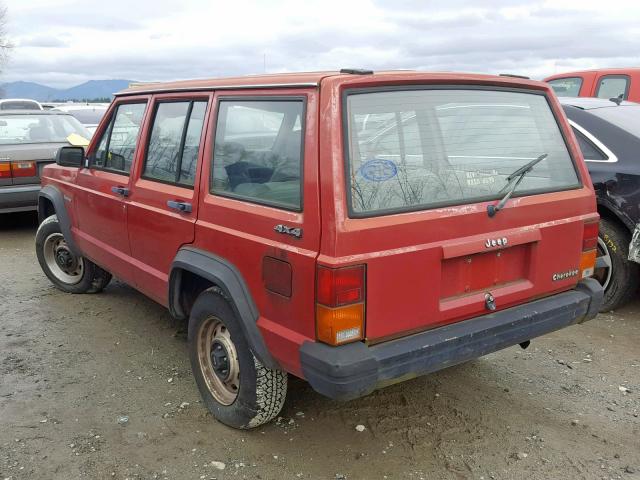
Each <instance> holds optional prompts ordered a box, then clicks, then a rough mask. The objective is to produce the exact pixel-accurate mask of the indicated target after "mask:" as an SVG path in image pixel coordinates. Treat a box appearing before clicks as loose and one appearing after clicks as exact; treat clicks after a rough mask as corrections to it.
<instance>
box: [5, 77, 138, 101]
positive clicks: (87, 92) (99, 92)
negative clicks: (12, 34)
mask: <svg viewBox="0 0 640 480" xmlns="http://www.w3.org/2000/svg"><path fill="white" fill-rule="evenodd" d="M130 83H133V81H132V80H89V81H88V82H85V83H82V84H80V85H76V86H75V87H71V88H66V89H58V88H52V87H47V86H46V85H41V84H39V83H33V82H9V83H5V84H3V85H0V90H1V94H0V98H31V99H33V100H38V101H41V102H46V101H49V102H50V101H53V100H63V101H64V100H92V99H97V98H111V96H112V95H113V93H114V92H117V91H118V90H122V89H123V88H127V87H128V86H129V84H130Z"/></svg>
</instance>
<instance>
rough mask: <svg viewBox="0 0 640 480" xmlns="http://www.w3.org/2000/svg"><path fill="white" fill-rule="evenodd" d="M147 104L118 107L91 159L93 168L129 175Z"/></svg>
mask: <svg viewBox="0 0 640 480" xmlns="http://www.w3.org/2000/svg"><path fill="white" fill-rule="evenodd" d="M146 106H147V104H146V103H130V104H122V105H118V107H117V109H116V112H115V115H114V116H113V117H112V119H111V121H110V122H109V125H108V126H107V128H106V129H105V131H104V132H103V134H102V138H101V139H100V142H99V143H98V148H97V150H96V152H95V153H94V155H93V156H92V158H91V165H90V166H91V167H92V168H98V169H102V170H110V171H114V172H117V173H124V174H127V175H128V174H129V172H130V170H131V164H132V163H133V155H134V153H135V150H136V144H137V142H138V134H139V133H140V125H141V124H142V118H143V116H144V111H145V108H146Z"/></svg>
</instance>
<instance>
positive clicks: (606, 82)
mask: <svg viewBox="0 0 640 480" xmlns="http://www.w3.org/2000/svg"><path fill="white" fill-rule="evenodd" d="M628 90H629V77H627V76H626V75H606V76H604V77H602V78H601V79H600V81H599V82H598V89H597V90H596V97H598V98H617V97H619V96H620V95H622V98H623V99H625V100H626V98H627V92H628Z"/></svg>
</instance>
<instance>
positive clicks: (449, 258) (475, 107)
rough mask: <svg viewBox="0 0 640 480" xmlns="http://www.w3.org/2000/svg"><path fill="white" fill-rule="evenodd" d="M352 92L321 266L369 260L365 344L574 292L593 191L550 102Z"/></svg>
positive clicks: (482, 92)
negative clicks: (335, 204) (340, 204)
mask: <svg viewBox="0 0 640 480" xmlns="http://www.w3.org/2000/svg"><path fill="white" fill-rule="evenodd" d="M544 88H547V87H544ZM344 98H345V100H344V103H343V108H345V109H346V116H345V118H346V119H347V129H346V133H345V135H346V136H347V141H346V142H345V145H346V148H347V151H346V152H345V158H346V160H345V161H346V162H347V169H346V172H347V175H346V178H345V183H346V200H347V209H346V210H347V211H346V212H337V216H338V217H339V218H340V215H341V214H343V213H344V217H343V218H341V219H340V220H339V221H338V225H339V227H338V231H337V232H336V236H335V240H336V244H335V249H334V252H335V255H331V256H329V255H326V256H324V257H323V256H322V255H321V257H320V258H319V261H320V262H321V263H322V262H327V263H330V264H333V265H339V264H341V263H349V264H364V265H365V266H366V314H365V318H366V319H365V322H366V325H365V333H366V338H367V339H368V340H369V341H374V342H375V341H381V340H383V339H389V338H393V337H398V336H403V335H406V334H408V333H411V332H417V331H421V330H426V329H430V328H434V327H436V326H440V325H444V324H448V323H452V322H456V321H460V320H464V319H468V318H473V317H478V316H482V315H485V314H487V313H488V312H490V311H493V310H495V309H497V310H502V309H505V308H508V307H511V306H514V305H518V304H522V303H524V302H527V301H530V300H532V299H535V298H541V297H545V296H549V295H552V294H554V293H557V292H560V291H564V290H568V289H571V288H573V287H574V286H575V285H576V283H577V282H578V280H579V279H580V278H581V276H582V271H581V265H580V264H581V260H582V253H583V237H584V236H585V224H592V223H594V222H597V219H598V216H597V213H596V210H595V197H594V193H593V190H592V188H591V187H590V184H589V179H588V173H587V172H586V168H584V163H583V160H582V158H581V157H580V155H579V153H578V150H577V149H576V148H575V143H570V141H573V142H574V140H573V138H571V139H569V140H568V139H567V138H566V135H567V134H566V133H565V132H567V131H568V128H567V126H566V120H565V119H564V117H563V116H562V113H561V110H560V108H559V107H558V105H557V104H555V105H553V108H552V107H551V103H550V102H551V99H549V98H547V96H546V95H545V94H543V93H541V92H532V91H529V90H522V91H517V90H516V89H509V90H506V89H505V90H501V89H499V88H497V87H496V89H495V90H492V89H489V88H482V89H474V88H472V87H469V88H460V87H457V88H451V89H450V90H448V89H447V88H446V87H444V86H442V87H441V88H427V87H425V88H424V90H421V89H418V88H407V89H405V90H402V89H399V90H397V91H395V90H393V89H387V90H384V91H380V92H375V91H374V92H371V91H357V90H355V91H354V92H351V93H350V94H349V93H348V94H347V95H345V97H344ZM561 125H562V127H561ZM563 129H564V131H563ZM569 135H570V134H569ZM501 200H504V201H503V202H501ZM499 203H501V204H502V205H501V206H503V208H502V209H501V210H500V211H498V212H497V213H495V215H494V214H493V212H491V211H490V209H489V208H488V207H490V206H496V205H498V204H499ZM594 231H596V230H595V229H593V228H590V229H589V232H590V233H593V232H594ZM592 240H593V241H594V242H595V239H592ZM325 245H326V244H325ZM591 248H594V247H591Z"/></svg>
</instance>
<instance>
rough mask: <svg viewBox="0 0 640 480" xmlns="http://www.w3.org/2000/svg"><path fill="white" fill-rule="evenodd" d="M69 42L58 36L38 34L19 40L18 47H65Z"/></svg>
mask: <svg viewBox="0 0 640 480" xmlns="http://www.w3.org/2000/svg"><path fill="white" fill-rule="evenodd" d="M68 46H69V44H68V43H67V42H66V41H64V40H62V38H60V37H53V36H48V35H39V36H36V37H25V38H24V39H22V40H20V44H19V45H18V47H19V48H24V47H37V48H65V47H68Z"/></svg>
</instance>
